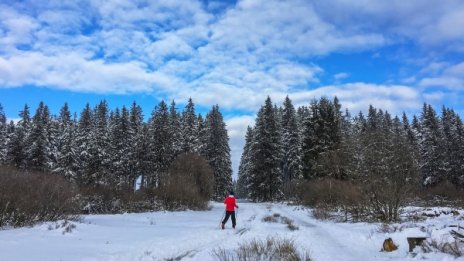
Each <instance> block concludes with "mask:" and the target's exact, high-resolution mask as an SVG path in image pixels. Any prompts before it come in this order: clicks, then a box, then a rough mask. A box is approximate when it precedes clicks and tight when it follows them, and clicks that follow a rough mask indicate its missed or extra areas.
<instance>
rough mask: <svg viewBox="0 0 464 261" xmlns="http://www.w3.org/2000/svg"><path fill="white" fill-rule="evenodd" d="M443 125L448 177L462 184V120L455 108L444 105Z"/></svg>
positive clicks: (463, 160)
mask: <svg viewBox="0 0 464 261" xmlns="http://www.w3.org/2000/svg"><path fill="white" fill-rule="evenodd" d="M441 127H442V128H443V134H444V142H445V150H446V160H445V164H446V165H445V171H446V176H447V179H448V180H450V181H451V182H452V183H453V184H455V185H458V186H462V185H463V182H464V179H463V178H464V169H463V168H462V167H463V162H464V154H463V152H464V151H463V150H462V147H463V144H462V142H463V141H464V139H463V138H464V137H463V136H462V134H463V133H462V131H463V130H462V121H461V119H460V118H459V116H458V115H457V114H456V113H455V112H454V110H452V109H449V108H445V107H444V106H443V109H442V117H441Z"/></svg>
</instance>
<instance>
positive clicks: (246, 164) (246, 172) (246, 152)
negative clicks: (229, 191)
mask: <svg viewBox="0 0 464 261" xmlns="http://www.w3.org/2000/svg"><path fill="white" fill-rule="evenodd" d="M252 139H253V129H252V128H251V127H250V126H248V128H247V132H246V135H245V145H244V147H243V152H242V156H241V157H240V165H239V168H238V181H237V195H238V196H239V197H242V198H249V197H250V191H249V189H248V187H249V186H250V185H251V184H250V176H251V172H250V158H251V155H250V148H251V143H252Z"/></svg>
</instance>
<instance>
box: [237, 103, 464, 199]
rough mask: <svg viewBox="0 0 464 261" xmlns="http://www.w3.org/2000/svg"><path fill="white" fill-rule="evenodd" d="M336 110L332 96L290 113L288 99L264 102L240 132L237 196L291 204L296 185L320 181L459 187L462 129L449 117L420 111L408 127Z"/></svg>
mask: <svg viewBox="0 0 464 261" xmlns="http://www.w3.org/2000/svg"><path fill="white" fill-rule="evenodd" d="M341 108H342V106H341V104H340V102H339V100H338V99H337V97H335V98H334V99H333V100H330V99H328V98H326V97H322V98H320V99H319V100H316V99H314V100H312V101H311V102H310V104H309V106H301V107H298V108H297V109H295V107H294V106H293V104H292V101H291V100H290V98H289V97H288V96H287V97H286V99H285V101H284V103H283V106H281V107H277V106H276V105H275V104H273V103H272V101H271V99H270V98H269V97H268V98H267V99H266V100H265V103H264V105H262V107H261V108H260V110H259V111H258V113H257V116H256V123H255V126H254V127H250V126H249V127H248V129H247V133H246V137H245V145H244V149H243V153H242V156H241V160H240V166H239V173H238V181H237V190H238V194H239V195H241V196H242V197H248V198H250V199H253V200H255V201H270V200H278V199H282V198H290V197H293V196H295V190H296V187H297V185H301V184H305V182H306V181H316V180H320V179H324V178H331V179H336V180H345V181H353V182H355V183H357V184H372V183H376V184H377V185H378V186H382V184H383V185H385V186H386V185H391V184H410V185H412V186H416V187H426V188H431V187H434V186H436V185H437V184H439V183H442V182H444V181H448V182H450V183H452V184H454V185H455V186H456V187H457V188H459V189H463V188H464V125H463V122H462V120H461V118H460V117H459V115H458V114H457V113H456V112H455V111H454V110H452V109H450V108H446V107H445V106H443V108H442V113H441V115H440V116H438V115H437V113H436V111H435V110H434V109H433V108H432V106H431V105H429V104H424V106H423V109H422V112H421V114H420V115H419V116H416V115H414V116H413V118H412V121H410V120H409V119H408V117H407V115H406V114H405V113H403V115H402V116H401V118H400V117H398V116H392V115H391V114H390V113H389V112H388V111H383V110H382V109H377V108H375V107H373V106H372V105H370V106H369V109H368V113H367V115H364V114H363V113H362V112H359V113H358V114H357V115H356V116H354V117H353V116H351V114H350V112H349V111H348V110H345V111H344V112H343V111H342V109H341ZM385 186H384V187H385ZM393 187H395V188H398V189H404V187H401V186H393ZM303 189H304V188H303ZM398 193H401V191H398ZM374 196H375V195H374Z"/></svg>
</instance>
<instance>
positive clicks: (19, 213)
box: [0, 166, 77, 227]
mask: <svg viewBox="0 0 464 261" xmlns="http://www.w3.org/2000/svg"><path fill="white" fill-rule="evenodd" d="M76 196H77V189H76V188H75V187H74V186H73V185H72V184H71V183H69V182H68V181H66V180H65V179H64V178H62V177H60V176H57V175H55V174H50V173H43V172H30V171H28V172H26V171H24V170H19V169H16V168H13V167H8V166H0V226H14V227H19V226H25V225H32V224H35V223H37V222H43V221H56V220H59V219H67V218H71V217H72V215H75V213H77V197H76Z"/></svg>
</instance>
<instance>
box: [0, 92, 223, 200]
mask: <svg viewBox="0 0 464 261" xmlns="http://www.w3.org/2000/svg"><path fill="white" fill-rule="evenodd" d="M19 116H20V120H19V121H18V122H16V123H15V122H13V121H10V122H9V123H8V122H7V119H6V116H5V113H4V111H3V107H2V106H1V104H0V165H12V166H15V167H19V168H22V169H26V170H38V171H50V172H53V173H57V174H59V175H62V176H63V177H65V178H66V179H68V180H70V181H71V182H73V183H75V184H77V185H78V186H81V187H111V188H116V189H127V190H132V191H133V190H135V183H136V180H137V179H141V186H142V187H143V188H147V189H153V188H158V187H159V186H160V185H161V183H162V181H163V179H166V178H168V177H166V175H168V173H169V171H168V169H169V167H170V165H171V163H172V162H173V161H174V160H175V159H176V158H177V157H178V156H179V155H181V154H185V153H195V154H199V155H201V156H202V157H204V158H205V159H206V161H207V162H208V164H209V165H210V167H211V169H212V171H213V176H214V182H213V184H214V185H213V199H219V198H222V197H223V196H224V195H226V194H227V192H228V191H229V190H230V189H231V188H232V164H231V159H230V147H229V137H228V134H227V130H226V125H225V122H224V119H223V117H222V114H221V112H220V111H219V106H218V105H215V106H213V107H212V108H211V110H210V111H209V112H208V113H207V114H206V117H205V118H203V116H202V115H201V114H198V115H197V114H196V113H195V106H194V103H193V101H192V99H189V101H188V103H187V105H186V106H185V109H184V110H183V111H182V112H181V113H180V112H178V110H177V108H176V104H175V102H174V101H172V103H171V104H170V105H168V104H166V103H165V102H164V101H161V102H160V103H159V104H158V105H157V106H156V107H155V108H154V110H153V111H152V113H151V116H150V118H149V119H148V121H147V122H145V121H144V117H143V112H142V109H141V107H140V106H139V105H137V103H136V102H135V101H134V102H133V103H132V105H131V107H130V108H126V107H125V106H123V107H122V108H116V109H114V110H110V109H109V108H108V104H107V102H106V101H105V100H103V101H101V102H100V103H99V104H97V105H96V106H95V107H94V108H91V107H90V105H89V104H88V103H87V105H86V106H85V108H84V109H83V110H82V111H81V112H80V116H79V117H77V116H76V115H74V117H72V116H71V112H70V111H69V107H68V105H67V103H65V104H64V105H63V107H62V108H61V110H60V112H59V115H57V116H55V115H51V114H50V111H49V108H48V106H47V105H45V104H44V103H43V102H40V104H39V106H38V107H37V110H36V112H35V114H34V115H33V116H32V117H31V116H30V111H29V107H28V105H27V104H26V105H25V106H24V109H23V110H22V111H21V112H20V113H19Z"/></svg>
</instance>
